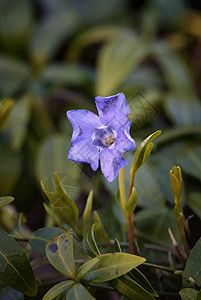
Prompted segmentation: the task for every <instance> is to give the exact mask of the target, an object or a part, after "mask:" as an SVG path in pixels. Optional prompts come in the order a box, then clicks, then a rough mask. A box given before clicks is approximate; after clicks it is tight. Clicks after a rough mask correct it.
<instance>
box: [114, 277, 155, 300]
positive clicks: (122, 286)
mask: <svg viewBox="0 0 201 300" xmlns="http://www.w3.org/2000/svg"><path fill="white" fill-rule="evenodd" d="M110 284H111V285H112V286H113V287H114V288H115V289H116V290H117V291H118V292H119V293H121V294H122V295H124V296H125V297H127V298H128V299H130V300H154V299H155V298H154V297H153V296H152V295H151V294H150V293H149V292H148V291H146V290H145V289H144V288H143V287H141V286H140V285H139V284H138V283H137V282H135V281H133V280H132V279H131V278H130V277H128V276H127V275H125V276H120V277H119V278H116V279H113V280H112V281H111V282H110Z"/></svg>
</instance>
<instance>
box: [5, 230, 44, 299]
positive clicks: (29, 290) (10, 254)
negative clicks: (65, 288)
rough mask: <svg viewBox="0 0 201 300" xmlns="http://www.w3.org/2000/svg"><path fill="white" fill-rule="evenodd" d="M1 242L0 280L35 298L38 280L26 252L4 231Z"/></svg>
mask: <svg viewBox="0 0 201 300" xmlns="http://www.w3.org/2000/svg"><path fill="white" fill-rule="evenodd" d="M0 240H1V247H0V280H2V281H3V282H5V283H6V284H8V285H9V286H10V287H12V288H13V289H15V290H17V291H19V292H21V293H23V294H25V295H27V296H35V295H36V294H37V290H38V288H37V284H36V279H35V276H34V273H33V270H32V268H31V265H30V263H29V260H28V258H27V256H26V254H25V252H24V250H23V249H22V248H21V247H20V246H19V244H18V243H17V242H16V241H15V240H14V239H13V238H11V237H10V236H9V235H7V234H6V233H5V232H3V231H0Z"/></svg>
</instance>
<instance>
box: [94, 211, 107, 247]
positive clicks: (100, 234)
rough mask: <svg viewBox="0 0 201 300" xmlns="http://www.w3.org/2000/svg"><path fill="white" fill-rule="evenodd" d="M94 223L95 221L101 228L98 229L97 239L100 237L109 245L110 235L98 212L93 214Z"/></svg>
mask: <svg viewBox="0 0 201 300" xmlns="http://www.w3.org/2000/svg"><path fill="white" fill-rule="evenodd" d="M93 221H94V223H97V224H99V225H100V226H99V227H97V228H96V233H97V238H98V237H100V239H102V240H103V241H105V242H107V243H109V242H110V239H109V237H108V234H107V232H106V230H105V228H104V226H103V223H102V221H101V219H100V216H99V214H98V212H97V211H96V210H95V211H94V212H93Z"/></svg>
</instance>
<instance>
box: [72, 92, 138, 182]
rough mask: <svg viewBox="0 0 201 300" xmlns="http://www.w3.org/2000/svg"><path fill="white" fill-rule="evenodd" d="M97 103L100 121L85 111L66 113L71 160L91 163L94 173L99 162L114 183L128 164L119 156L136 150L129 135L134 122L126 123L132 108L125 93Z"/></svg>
mask: <svg viewBox="0 0 201 300" xmlns="http://www.w3.org/2000/svg"><path fill="white" fill-rule="evenodd" d="M95 99H96V100H95V102H96V107H97V110H98V114H99V117H98V116H97V115H95V114H94V113H92V112H90V111H88V110H85V109H77V110H70V111H68V112H67V117H68V119H69V120H70V122H71V124H72V126H73V135H72V139H71V146H70V148H69V154H68V158H69V159H71V160H73V161H75V162H82V163H89V164H90V165H91V168H92V169H93V170H94V171H96V170H97V169H98V166H99V160H100V165H101V170H102V173H103V174H104V176H105V177H106V179H107V180H108V181H113V180H114V179H115V178H116V176H117V174H118V172H119V170H120V169H121V168H122V167H124V166H125V165H126V164H127V161H126V160H125V159H124V158H123V157H122V155H121V154H120V153H125V152H127V151H130V150H132V149H133V148H134V147H135V142H134V140H133V139H132V137H131V136H130V133H129V131H130V124H131V122H126V121H127V119H128V115H129V106H128V103H127V101H126V98H125V96H124V94H123V93H119V94H117V95H114V96H111V97H99V96H98V97H96V98H95Z"/></svg>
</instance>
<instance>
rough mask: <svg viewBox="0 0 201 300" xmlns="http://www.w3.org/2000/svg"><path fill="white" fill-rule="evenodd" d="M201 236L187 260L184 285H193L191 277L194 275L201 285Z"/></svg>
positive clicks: (196, 281) (197, 282)
mask: <svg viewBox="0 0 201 300" xmlns="http://www.w3.org/2000/svg"><path fill="white" fill-rule="evenodd" d="M200 261H201V238H200V239H199V240H198V241H197V243H196V244H195V246H194V247H193V249H192V250H191V253H190V256H189V258H188V260H187V263H186V266H185V269H184V273H183V287H184V288H185V287H191V288H192V287H193V285H192V284H191V283H190V281H189V277H192V278H193V280H194V281H195V283H196V284H197V285H198V286H201V264H200Z"/></svg>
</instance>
